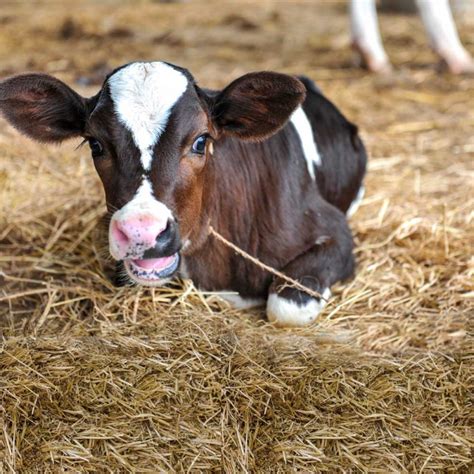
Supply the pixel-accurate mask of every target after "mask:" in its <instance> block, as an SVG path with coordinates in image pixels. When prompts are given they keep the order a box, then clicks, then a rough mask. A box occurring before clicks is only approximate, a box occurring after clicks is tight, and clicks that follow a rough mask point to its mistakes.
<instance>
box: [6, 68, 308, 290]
mask: <svg viewBox="0 0 474 474" xmlns="http://www.w3.org/2000/svg"><path fill="white" fill-rule="evenodd" d="M304 94H305V92H304V86H303V85H302V84H301V82H300V81H298V80H297V79H295V78H293V77H290V76H286V75H283V74H277V73H271V72H260V73H250V74H247V75H245V76H242V77H241V78H239V79H237V80H235V81H234V82H232V83H231V84H230V85H229V86H227V87H226V88H225V89H224V90H222V91H221V92H211V91H205V90H203V89H200V88H199V87H198V86H197V85H196V83H195V81H194V80H193V78H192V76H191V75H190V73H189V72H188V71H186V70H185V69H182V68H179V67H177V66H173V65H170V64H168V63H164V62H150V63H143V62H137V63H131V64H128V65H126V66H123V67H121V68H119V69H117V70H115V71H114V72H113V73H112V74H110V75H109V76H108V77H107V78H106V80H105V82H104V84H103V86H102V88H101V90H100V91H99V93H98V94H96V95H95V96H93V97H91V98H84V97H81V96H80V95H79V94H77V93H76V92H75V91H73V90H72V89H71V88H70V87H68V86H67V85H66V84H64V83H63V82H61V81H59V80H58V79H55V78H53V77H51V76H48V75H44V74H24V75H19V76H14V77H11V78H8V79H5V80H3V81H1V82H0V112H1V113H2V114H3V115H4V117H5V118H6V119H7V120H8V121H9V122H10V123H11V124H12V125H13V126H15V127H16V128H17V129H18V130H20V131H21V132H23V133H25V134H26V135H28V136H30V137H32V138H33V139H36V140H38V141H42V142H60V141H62V140H64V139H68V138H72V137H83V138H84V139H85V140H87V141H88V142H89V145H90V148H91V153H92V157H93V160H94V165H95V167H96V169H97V172H98V174H99V176H100V178H101V180H102V183H103V185H104V190H105V195H106V202H107V208H108V211H109V213H110V216H111V219H110V225H109V249H110V254H111V255H112V257H114V258H115V259H116V260H123V261H124V264H125V269H126V271H127V274H128V276H129V277H130V278H131V279H132V280H133V281H135V282H138V283H141V284H145V285H160V284H162V283H163V282H164V281H166V279H167V278H169V277H171V276H172V275H173V274H174V273H175V272H176V271H177V269H178V266H179V259H180V252H183V253H186V252H192V249H193V241H194V242H197V241H199V239H200V237H199V236H202V234H203V232H204V230H205V227H206V225H207V223H206V222H205V218H204V216H205V209H203V208H202V207H203V206H202V203H203V197H204V194H205V193H206V190H207V189H208V188H209V187H212V186H215V185H218V183H216V182H209V181H212V179H214V181H215V177H214V178H212V177H210V176H209V174H208V173H207V172H206V170H207V169H208V167H209V162H210V160H212V159H213V157H212V154H213V147H214V143H215V144H216V145H218V141H219V139H220V138H221V137H222V136H224V135H232V136H234V137H236V138H237V139H241V140H262V139H265V138H267V137H268V136H270V135H272V134H273V133H275V132H276V131H278V130H279V129H280V128H281V127H282V126H283V125H284V124H285V122H286V121H287V120H288V118H289V117H290V115H291V113H292V112H293V111H294V110H295V109H296V107H297V106H298V105H299V104H300V103H301V102H302V101H303V99H304ZM256 159H258V157H256Z"/></svg>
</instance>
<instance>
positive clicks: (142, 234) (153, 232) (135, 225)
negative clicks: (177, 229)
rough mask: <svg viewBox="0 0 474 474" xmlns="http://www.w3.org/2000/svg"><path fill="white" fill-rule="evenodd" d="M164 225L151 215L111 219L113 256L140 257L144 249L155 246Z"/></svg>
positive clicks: (121, 257)
mask: <svg viewBox="0 0 474 474" xmlns="http://www.w3.org/2000/svg"><path fill="white" fill-rule="evenodd" d="M166 225H167V223H166V222H163V221H162V220H157V219H156V218H154V217H151V216H136V217H133V218H128V219H124V220H121V219H113V220H112V222H111V223H110V244H111V249H113V255H114V257H116V258H118V259H123V258H137V257H140V256H141V254H142V253H143V252H144V251H145V250H147V249H149V248H152V247H154V246H155V243H156V239H157V238H158V236H159V235H160V234H161V233H162V232H163V231H164V230H165V229H166Z"/></svg>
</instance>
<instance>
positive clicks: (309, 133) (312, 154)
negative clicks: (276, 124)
mask: <svg viewBox="0 0 474 474" xmlns="http://www.w3.org/2000/svg"><path fill="white" fill-rule="evenodd" d="M290 120H291V123H292V124H293V126H294V127H295V130H296V133H298V136H299V138H300V141H301V146H302V148H303V154H304V157H305V159H306V164H307V166H308V172H309V175H310V176H311V179H313V180H314V179H315V174H314V167H315V166H321V163H322V162H321V155H320V154H319V152H318V147H317V146H316V142H315V140H314V135H313V129H312V128H311V124H310V123H309V120H308V117H307V116H306V114H305V112H304V110H303V107H301V106H300V107H298V108H297V109H296V110H295V111H294V112H293V114H292V116H291V118H290Z"/></svg>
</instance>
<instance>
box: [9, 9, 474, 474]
mask: <svg viewBox="0 0 474 474" xmlns="http://www.w3.org/2000/svg"><path fill="white" fill-rule="evenodd" d="M211 3H212V2H211ZM42 5H43V6H42ZM74 5H76V7H77V8H76V10H75V11H74V14H73V17H72V19H71V18H70V15H71V7H70V6H69V5H68V4H67V2H65V3H64V2H63V3H62V4H61V5H59V4H57V5H56V4H51V3H49V4H48V6H47V7H46V6H45V4H41V2H40V3H39V7H37V11H36V12H35V15H31V14H29V13H30V12H29V11H28V9H27V8H26V7H25V5H21V4H17V5H14V4H12V5H10V6H9V7H8V6H5V7H2V8H3V11H2V12H1V14H0V22H1V23H2V28H1V30H0V67H1V74H2V75H5V74H9V73H15V72H21V71H24V70H27V69H30V70H31V69H35V70H43V71H48V72H52V73H54V74H56V75H59V76H60V77H62V78H64V79H66V80H67V81H68V82H69V83H71V84H74V82H76V83H79V84H82V89H81V90H82V92H84V93H85V94H86V93H89V94H92V93H93V92H94V91H95V90H96V87H97V86H94V85H93V84H94V83H95V82H96V81H97V80H99V78H101V77H102V75H103V73H104V72H105V71H106V70H108V69H110V68H111V67H114V66H116V65H119V64H121V63H124V62H127V61H129V60H132V59H135V58H145V59H147V58H149V59H157V58H166V59H168V60H170V61H172V62H173V61H174V62H176V63H179V64H182V65H185V66H188V67H189V68H190V69H191V70H192V71H193V72H194V73H195V74H196V76H197V78H198V79H199V80H200V81H201V82H203V83H206V84H207V85H210V86H222V85H223V84H225V83H226V82H227V81H228V80H230V79H231V78H233V77H236V76H237V75H238V74H241V73H243V72H245V71H247V70H255V69H262V68H267V69H277V70H280V71H288V72H295V73H296V72H298V73H306V74H308V75H309V76H311V77H313V78H314V79H316V80H317V81H318V83H319V85H320V86H321V87H322V89H323V90H324V91H325V92H326V93H327V94H328V95H329V97H331V98H333V99H334V100H335V102H336V103H337V104H338V105H339V106H340V107H341V108H342V109H343V110H344V111H345V113H346V114H347V115H348V116H349V117H350V118H351V119H352V120H353V121H355V122H356V123H358V124H359V125H360V127H361V130H362V133H363V136H364V139H365V141H366V143H367V145H368V148H369V150H370V153H371V163H370V170H369V175H368V178H367V191H368V192H367V197H366V199H365V200H364V203H363V205H362V207H361V208H360V210H359V212H358V213H357V214H356V216H355V217H354V218H353V220H352V222H351V225H352V228H353V230H354V233H355V237H356V240H357V258H358V271H357V274H356V277H355V278H354V280H352V281H351V282H349V283H348V284H345V285H340V286H338V287H337V288H336V289H335V297H334V298H333V299H332V301H331V303H330V304H329V305H328V307H327V309H326V310H325V311H324V313H323V314H322V315H321V318H320V319H319V321H318V323H317V324H316V325H315V326H313V327H310V328H306V329H299V330H282V329H276V328H273V327H271V326H270V325H268V324H267V323H266V322H265V320H264V319H263V314H262V312H260V311H253V312H246V313H243V312H238V311H236V310H233V309H231V308H230V307H229V306H227V305H226V303H224V302H222V301H221V300H219V299H218V298H217V297H216V296H215V295H212V294H203V293H200V292H198V291H196V289H195V288H194V287H193V286H192V284H191V283H190V282H188V281H185V282H180V283H177V284H176V285H175V286H173V287H170V288H165V289H159V290H149V289H137V288H122V289H116V288H113V287H112V285H111V284H110V283H109V282H108V280H107V277H106V274H107V271H108V270H107V266H108V263H107V261H106V260H104V259H103V258H102V257H103V255H104V248H103V244H102V243H101V239H100V238H99V234H100V232H99V229H100V225H99V221H100V217H101V214H102V212H103V197H102V192H101V187H100V183H99V182H98V179H97V178H96V176H95V172H94V170H93V166H92V163H91V161H90V158H89V156H88V151H87V150H84V149H79V150H75V149H74V148H75V146H76V144H75V143H73V144H71V143H69V144H65V145H63V146H62V147H61V148H57V147H51V146H45V145H38V144H33V143H31V142H29V141H28V140H26V139H25V138H23V137H20V136H19V135H18V134H17V133H15V132H14V131H13V130H12V129H11V128H10V127H8V126H7V125H6V124H5V122H1V123H0V269H1V272H2V273H1V276H0V331H1V333H2V347H1V350H0V400H1V402H0V425H1V426H0V465H1V468H0V471H1V470H2V469H3V471H2V472H65V471H72V472H157V471H162V472H172V471H178V472H184V471H186V472H188V471H195V472H200V471H224V472H293V471H303V472H308V471H313V472H342V471H345V472H346V471H352V472H421V471H425V472H445V471H452V472H468V471H469V470H470V469H471V468H472V464H471V462H472V461H471V459H472V448H473V432H472V426H473V406H472V391H473V371H472V369H473V361H472V358H473V339H472V317H473V307H474V305H473V295H474V288H473V286H474V285H473V280H474V278H473V277H474V260H473V257H472V249H473V243H474V242H473V236H474V232H473V216H474V214H473V209H474V207H473V201H474V196H473V194H474V193H473V187H472V178H473V166H472V165H473V156H474V141H473V140H474V139H473V131H474V115H473V110H474V97H473V94H472V88H473V85H474V82H473V81H474V79H472V78H450V77H448V76H445V75H441V76H440V75H438V74H437V73H436V72H435V70H434V69H433V67H431V62H432V61H433V60H434V58H433V57H432V56H431V53H430V52H429V51H428V49H427V47H425V40H424V37H423V33H422V32H421V31H420V29H421V26H420V25H419V23H418V22H417V20H416V19H413V18H406V17H390V18H382V25H383V31H384V34H385V36H386V37H387V45H388V49H389V53H391V55H392V57H393V59H394V62H395V63H396V64H397V65H398V68H399V69H398V72H397V73H395V75H394V76H392V77H391V78H374V77H369V76H366V75H365V74H364V73H363V72H359V71H358V70H356V69H353V68H352V67H351V57H350V52H349V51H348V49H347V48H345V41H346V33H345V32H346V29H345V26H346V24H345V21H346V19H345V15H344V10H343V9H342V7H341V5H340V4H339V3H334V4H332V5H328V4H326V5H325V6H324V5H323V6H324V8H323V7H322V2H319V3H316V4H315V5H316V6H315V7H314V9H313V10H311V9H310V10H308V8H309V7H308V3H305V2H300V1H296V2H288V3H284V2H271V1H269V2H262V3H261V4H258V5H255V4H252V11H251V13H252V14H245V13H246V11H247V9H248V5H249V4H246V3H245V2H239V3H235V2H233V3H222V2H221V3H216V5H213V4H210V3H207V4H206V5H208V9H207V10H206V14H205V15H204V14H203V9H202V4H199V3H197V2H188V3H184V4H170V5H162V4H158V3H156V2H151V3H149V2H143V3H140V5H139V6H140V8H138V7H137V4H133V5H132V4H130V3H127V2H115V3H114V5H115V9H111V7H110V4H108V5H107V4H106V5H104V4H102V5H98V4H95V3H94V2H81V3H80V4H79V5H78V2H75V3H74ZM213 7H214V8H213ZM316 7H317V11H316ZM310 12H311V13H310ZM106 13H108V16H107V17H105V15H106ZM247 13H248V12H247ZM68 18H69V19H68ZM470 27H471V28H470ZM461 32H462V35H463V39H464V42H465V43H466V44H467V45H468V47H469V48H470V49H471V51H472V48H473V45H474V35H473V33H474V29H473V28H472V24H471V25H469V24H465V25H464V26H463V27H462V28H461ZM275 45H277V46H275ZM272 47H273V48H278V52H279V53H278V54H275V53H271V48H272ZM334 51H337V53H335V52H334ZM86 86H87V87H86ZM78 87H79V86H78Z"/></svg>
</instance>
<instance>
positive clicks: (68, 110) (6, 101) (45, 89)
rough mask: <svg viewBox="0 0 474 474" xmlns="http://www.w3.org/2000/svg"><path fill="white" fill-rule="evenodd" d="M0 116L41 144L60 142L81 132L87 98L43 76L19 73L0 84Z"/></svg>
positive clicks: (51, 78)
mask: <svg viewBox="0 0 474 474" xmlns="http://www.w3.org/2000/svg"><path fill="white" fill-rule="evenodd" d="M0 114H2V115H3V116H4V117H5V118H6V119H7V120H8V122H10V123H11V124H12V125H13V126H14V127H15V128H17V129H18V130H19V131H20V132H23V133H24V134H26V135H28V136H29V137H31V138H33V139H35V140H38V141H40V142H61V141H62V140H65V139H67V138H72V137H76V136H80V135H81V134H82V133H83V132H84V128H85V123H86V118H87V106H86V99H84V98H83V97H81V96H80V95H79V94H77V93H76V92H74V91H73V90H72V89H71V88H70V87H69V86H67V85H66V84H64V83H63V82H61V81H60V80H58V79H55V78H54V77H51V76H48V75H46V74H22V75H19V76H13V77H10V78H8V79H4V80H3V81H0Z"/></svg>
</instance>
